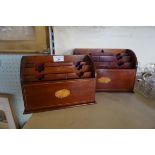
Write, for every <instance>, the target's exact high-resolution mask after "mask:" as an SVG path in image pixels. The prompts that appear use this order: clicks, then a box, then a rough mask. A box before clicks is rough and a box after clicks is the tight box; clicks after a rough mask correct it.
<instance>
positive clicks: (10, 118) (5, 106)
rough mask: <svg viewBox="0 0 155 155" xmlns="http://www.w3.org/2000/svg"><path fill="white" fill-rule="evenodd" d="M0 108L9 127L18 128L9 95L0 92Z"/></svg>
mask: <svg viewBox="0 0 155 155" xmlns="http://www.w3.org/2000/svg"><path fill="white" fill-rule="evenodd" d="M0 110H2V111H3V112H4V114H5V117H6V120H7V123H8V128H9V129H16V128H19V126H18V123H17V119H16V115H15V112H14V110H13V106H12V104H11V96H10V95H8V94H0Z"/></svg>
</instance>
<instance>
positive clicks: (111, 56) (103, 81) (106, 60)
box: [73, 49, 137, 92]
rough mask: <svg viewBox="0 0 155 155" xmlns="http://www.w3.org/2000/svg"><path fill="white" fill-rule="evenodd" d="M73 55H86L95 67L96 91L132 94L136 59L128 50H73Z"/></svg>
mask: <svg viewBox="0 0 155 155" xmlns="http://www.w3.org/2000/svg"><path fill="white" fill-rule="evenodd" d="M73 53H74V54H76V55H80V54H88V55H90V56H91V57H92V59H93V61H94V64H95V66H96V73H97V78H96V90H97V91H128V92H132V91H133V88H134V83H135V77H136V70H137V58H136V55H135V53H134V52H133V51H132V50H129V49H75V50H74V52H73Z"/></svg>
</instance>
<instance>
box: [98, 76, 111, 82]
mask: <svg viewBox="0 0 155 155" xmlns="http://www.w3.org/2000/svg"><path fill="white" fill-rule="evenodd" d="M97 81H98V82H99V83H109V82H110V81H111V79H110V78H109V77H100V78H98V80H97Z"/></svg>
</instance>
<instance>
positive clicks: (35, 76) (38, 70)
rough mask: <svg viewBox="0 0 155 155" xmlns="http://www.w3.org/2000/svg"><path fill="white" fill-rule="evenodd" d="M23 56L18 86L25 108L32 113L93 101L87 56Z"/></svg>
mask: <svg viewBox="0 0 155 155" xmlns="http://www.w3.org/2000/svg"><path fill="white" fill-rule="evenodd" d="M53 57H54V56H24V57H23V58H22V61H21V86H22V91H23V98H24V105H25V111H24V113H32V112H39V111H46V110H54V109H59V108H64V107H68V106H75V105H80V104H88V103H94V102H95V88H96V79H95V67H94V64H93V61H92V59H91V58H90V57H89V56H85V55H78V56H75V55H73V56H71V55H70V56H69V55H65V56H64V61H63V62H54V59H53Z"/></svg>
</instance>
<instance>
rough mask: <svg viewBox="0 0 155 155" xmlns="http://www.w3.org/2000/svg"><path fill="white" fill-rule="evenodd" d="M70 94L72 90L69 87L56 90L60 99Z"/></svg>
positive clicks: (56, 94)
mask: <svg viewBox="0 0 155 155" xmlns="http://www.w3.org/2000/svg"><path fill="white" fill-rule="evenodd" d="M69 95H70V90H68V89H61V90H58V91H56V92H55V96H56V97H57V98H60V99H62V98H65V97H67V96H69Z"/></svg>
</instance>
